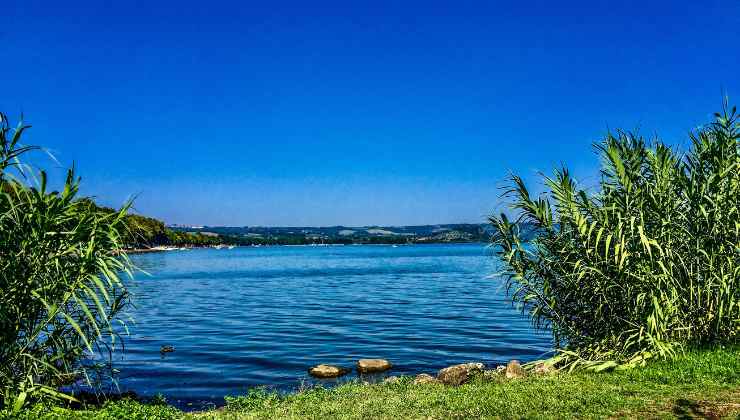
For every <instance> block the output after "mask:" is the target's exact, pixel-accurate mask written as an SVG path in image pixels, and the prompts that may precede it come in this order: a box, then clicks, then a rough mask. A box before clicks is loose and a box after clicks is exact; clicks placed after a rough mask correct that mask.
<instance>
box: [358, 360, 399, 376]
mask: <svg viewBox="0 0 740 420" xmlns="http://www.w3.org/2000/svg"><path fill="white" fill-rule="evenodd" d="M391 367H393V365H392V364H391V362H389V361H387V360H385V359H360V360H358V361H357V371H358V372H360V373H375V372H384V371H386V370H388V369H390V368H391Z"/></svg>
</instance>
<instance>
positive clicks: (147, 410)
mask: <svg viewBox="0 0 740 420" xmlns="http://www.w3.org/2000/svg"><path fill="white" fill-rule="evenodd" d="M525 366H526V365H525ZM506 372H507V369H506V368H503V369H501V368H499V369H491V370H477V369H472V370H470V375H469V376H466V378H465V380H464V381H462V382H461V383H460V384H456V385H445V384H443V383H441V382H440V381H438V380H437V379H436V378H435V377H433V376H431V375H424V374H420V375H417V376H416V377H395V376H391V377H388V378H386V379H385V380H383V381H381V382H378V383H367V382H364V381H363V380H362V379H359V380H355V381H351V382H347V383H344V384H341V385H338V386H336V387H332V388H324V387H320V386H318V387H313V388H308V389H304V390H300V391H298V392H295V393H290V394H280V393H277V392H271V391H268V390H266V389H264V388H255V389H252V390H251V391H249V392H248V393H247V394H245V395H241V396H231V397H226V401H225V402H226V404H225V405H224V406H222V407H214V408H212V409H207V410H202V411H182V410H180V409H178V408H175V407H174V406H172V405H169V404H168V403H167V401H166V399H164V398H161V397H157V398H153V399H148V400H137V399H136V398H133V397H123V398H121V399H117V400H110V401H104V402H101V403H99V404H91V405H89V406H86V407H82V408H79V407H78V408H63V407H59V406H49V405H43V404H37V405H35V406H32V407H29V408H28V409H27V410H24V411H23V412H21V413H19V414H18V415H17V416H12V417H11V416H9V415H7V414H6V415H5V416H3V414H2V413H0V418H18V419H28V420H38V419H59V420H62V419H123V418H125V419H148V420H154V419H304V418H317V419H318V418H321V419H329V418H331V419H334V418H336V419H397V418H409V419H417V418H419V419H445V418H460V419H462V418H542V419H559V418H572V417H579V418H606V417H609V418H687V419H688V418H705V419H721V418H728V419H730V418H737V416H738V415H740V349H739V348H737V347H721V346H718V347H713V348H704V349H701V350H687V351H686V352H683V353H681V354H680V355H679V356H678V357H676V358H675V359H673V360H664V361H655V362H653V363H650V364H648V365H647V366H645V367H643V368H639V369H628V370H612V371H608V372H593V371H584V370H577V371H574V372H570V373H567V372H563V371H560V372H556V371H547V372H542V371H541V372H536V369H535V367H534V366H528V367H527V369H526V371H522V373H521V374H520V375H514V376H512V375H508V376H507V373H506ZM441 373H442V372H440V374H441ZM438 375H439V374H438Z"/></svg>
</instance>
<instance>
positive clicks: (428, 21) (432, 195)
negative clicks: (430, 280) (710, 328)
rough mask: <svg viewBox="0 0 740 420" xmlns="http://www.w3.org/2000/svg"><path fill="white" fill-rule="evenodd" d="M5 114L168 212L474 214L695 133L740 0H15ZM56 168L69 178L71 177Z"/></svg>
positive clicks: (734, 29)
mask: <svg viewBox="0 0 740 420" xmlns="http://www.w3.org/2000/svg"><path fill="white" fill-rule="evenodd" d="M0 16H2V23H1V24H0V46H1V47H2V49H1V50H0V51H2V54H3V64H2V66H0V81H1V83H2V93H0V110H1V111H3V112H5V113H7V114H9V115H10V116H11V117H12V118H13V119H15V118H17V117H18V116H20V114H21V113H24V114H25V118H26V121H27V122H29V123H31V124H33V128H32V130H31V131H30V132H29V136H28V137H27V139H26V143H32V144H39V145H42V146H45V147H47V148H48V149H49V150H50V151H52V152H53V154H54V155H55V156H56V158H57V159H58V160H59V162H60V163H61V165H65V166H66V165H70V164H72V163H74V164H75V166H76V167H77V169H78V171H79V174H80V175H81V176H82V177H83V186H84V187H83V191H84V193H85V194H89V195H94V196H96V197H97V199H98V200H99V201H100V202H102V203H104V204H107V205H120V204H121V203H123V202H124V201H125V200H126V198H127V197H130V196H133V195H137V196H138V198H137V200H136V209H137V211H139V212H140V213H144V214H148V215H152V216H155V217H158V218H161V219H163V220H165V221H166V222H168V223H183V224H208V225H238V226H241V225H337V224H344V225H366V224H391V225H397V224H426V223H450V222H479V221H482V220H483V219H484V217H485V215H487V214H489V213H490V212H492V211H494V210H496V206H497V203H498V198H497V197H498V194H499V191H498V187H500V186H501V181H502V180H503V179H504V178H505V176H506V174H507V173H508V172H509V171H515V172H518V173H520V174H522V175H524V176H525V177H526V178H527V179H531V180H534V179H535V174H536V172H537V171H549V170H550V169H551V168H552V167H553V166H557V165H559V164H560V163H561V162H562V163H565V164H567V165H568V166H569V167H571V168H572V169H573V170H574V171H575V173H576V174H577V175H579V176H580V177H581V179H582V181H583V182H584V183H586V184H588V183H589V182H590V183H593V181H594V174H595V173H596V160H595V158H594V155H593V150H592V148H591V146H590V145H591V143H592V142H593V141H595V140H597V139H598V138H599V137H600V136H602V135H603V134H604V133H605V132H606V130H607V129H608V128H609V127H611V128H615V127H625V128H636V127H641V130H642V132H643V133H645V134H650V135H652V134H655V133H657V134H659V135H661V137H663V138H665V140H667V141H669V142H671V143H673V144H676V145H685V143H686V140H685V138H686V132H687V131H688V130H689V129H691V128H693V127H695V126H697V125H698V124H701V123H703V122H706V121H708V120H709V119H710V118H711V113H712V112H714V111H716V110H717V109H718V107H719V106H720V104H721V97H722V96H721V95H722V90H723V89H724V90H725V91H726V93H727V94H728V95H729V96H730V99H731V100H732V99H733V98H736V96H733V94H734V95H738V94H740V80H739V79H738V71H739V70H740V66H739V65H740V43H738V41H740V2H739V1H737V0H732V1H711V0H710V1H683V2H682V1H666V2H651V1H646V0H641V1H621V0H620V1H609V2H607V1H593V0H591V1H583V2H577V3H566V2H557V1H542V2H538V1H526V2H522V1H510V2H497V1H481V2H468V1H459V0H458V1H446V2H439V3H437V2H432V1H418V2H412V1H388V2H386V1H380V0H373V1H368V2H361V1H346V0H345V1H337V2H321V1H296V2H282V1H262V2H249V1H234V2H221V1H217V0H210V1H198V2H188V1H184V0H178V1H125V2H123V1H117V2H112V1H111V2H107V1H99V0H95V1H89V2H76V1H74V0H70V1H68V2H53V1H31V0H23V1H20V0H10V1H9V2H8V1H7V0H6V1H4V2H3V5H2V7H1V8H0ZM55 176H61V174H58V171H57V172H55Z"/></svg>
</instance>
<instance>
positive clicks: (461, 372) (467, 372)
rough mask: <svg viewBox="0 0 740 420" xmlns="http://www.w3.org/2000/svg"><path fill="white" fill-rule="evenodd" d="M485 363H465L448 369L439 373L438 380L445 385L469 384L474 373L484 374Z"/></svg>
mask: <svg viewBox="0 0 740 420" xmlns="http://www.w3.org/2000/svg"><path fill="white" fill-rule="evenodd" d="M485 367H486V366H485V365H484V364H483V363H463V364H460V365H454V366H450V367H446V368H444V369H442V370H440V371H439V373H438V374H437V379H438V380H439V381H440V382H442V383H443V384H445V385H452V386H457V385H462V384H464V383H465V382H467V381H468V380H469V379H470V377H471V376H472V375H473V374H474V373H480V372H483V369H485Z"/></svg>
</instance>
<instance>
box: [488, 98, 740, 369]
mask: <svg viewBox="0 0 740 420" xmlns="http://www.w3.org/2000/svg"><path fill="white" fill-rule="evenodd" d="M715 115H716V121H715V122H713V123H711V124H709V125H707V126H705V127H703V128H701V129H699V130H697V131H696V132H693V133H691V134H690V139H691V147H690V150H689V151H688V153H687V154H686V155H683V156H682V155H680V154H679V153H677V152H676V151H674V150H672V149H671V148H670V147H668V146H667V145H665V144H663V143H662V142H661V141H659V140H655V141H654V142H652V145H650V144H648V142H646V141H645V139H644V138H643V137H641V136H639V135H638V134H635V133H629V132H622V131H618V132H616V133H613V134H612V133H610V134H608V135H607V136H606V138H605V139H604V140H603V142H601V143H600V144H598V145H597V146H596V150H597V151H598V154H599V156H600V158H601V160H602V170H601V181H600V183H599V184H598V189H597V191H596V192H595V193H594V194H589V193H587V192H586V191H584V190H583V189H580V188H579V187H578V186H577V185H576V182H575V181H574V180H573V178H572V177H571V175H570V174H569V172H568V170H567V169H565V168H563V169H560V170H556V171H555V173H554V175H553V176H552V177H544V181H545V184H546V186H547V187H548V191H547V192H546V193H544V194H542V195H541V196H540V197H537V198H533V197H532V196H531V195H530V193H529V192H528V190H527V188H526V186H525V184H524V182H523V181H522V180H521V178H519V177H517V176H513V177H512V184H511V187H510V188H509V189H508V190H507V191H506V192H505V193H504V195H505V196H506V197H509V198H511V199H512V209H513V210H515V211H516V217H515V219H514V220H511V221H510V220H509V219H508V218H507V217H506V216H505V215H504V214H502V215H500V216H498V217H492V218H491V219H490V220H491V222H492V224H493V225H494V228H495V229H494V230H495V235H494V238H493V244H495V245H496V246H497V248H496V249H497V253H498V255H499V256H500V257H501V258H502V260H503V262H504V275H505V277H506V279H507V284H508V286H509V288H510V289H509V290H510V291H511V293H512V297H513V299H514V301H516V302H518V303H520V304H521V305H522V307H523V309H524V310H525V311H528V312H529V314H530V315H531V317H532V319H533V321H534V323H535V325H536V326H540V327H548V328H551V329H552V332H553V335H554V339H555V342H556V345H557V346H558V347H559V348H561V349H562V350H564V351H563V352H562V353H561V356H560V357H562V358H565V359H569V360H570V361H571V362H575V364H577V363H582V362H584V361H586V360H589V361H592V362H593V361H605V360H610V361H612V362H611V363H610V364H603V363H600V364H599V365H598V366H604V367H605V366H614V365H615V364H616V363H617V362H618V363H628V364H635V363H641V362H643V361H644V360H646V359H647V358H649V357H656V356H658V357H662V358H666V357H672V356H673V355H674V354H675V353H676V351H677V350H679V349H680V348H681V347H683V346H684V345H686V344H692V345H702V344H706V343H712V342H720V343H737V341H738V335H739V332H740V284H739V283H740V214H739V209H738V208H739V204H740V152H739V149H738V147H739V146H738V139H739V138H740V125H739V124H738V115H737V113H736V109H735V108H732V110H729V109H728V106H727V104H726V103H725V107H724V111H723V113H722V114H715ZM591 365H592V366H596V364H594V363H591Z"/></svg>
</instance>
